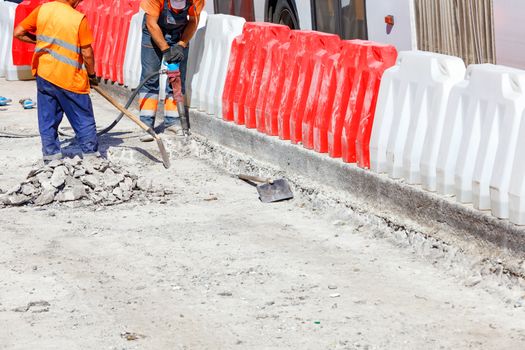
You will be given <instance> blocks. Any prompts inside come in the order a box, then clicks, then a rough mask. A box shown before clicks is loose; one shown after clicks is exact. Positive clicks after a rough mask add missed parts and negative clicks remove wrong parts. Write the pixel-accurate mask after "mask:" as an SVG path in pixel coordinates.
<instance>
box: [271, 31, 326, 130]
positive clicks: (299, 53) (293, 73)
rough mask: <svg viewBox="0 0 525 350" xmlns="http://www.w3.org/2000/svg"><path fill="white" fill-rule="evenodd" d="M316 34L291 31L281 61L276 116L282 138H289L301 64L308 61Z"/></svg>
mask: <svg viewBox="0 0 525 350" xmlns="http://www.w3.org/2000/svg"><path fill="white" fill-rule="evenodd" d="M317 34H318V32H313V31H307V30H292V31H291V35H290V47H289V49H288V51H287V52H286V53H285V55H284V59H283V63H284V64H285V73H284V74H285V79H284V83H283V88H282V93H281V101H280V104H279V113H278V117H277V123H278V134H279V137H280V138H281V139H283V140H290V115H291V113H292V108H293V106H294V99H295V92H296V89H297V84H298V80H299V73H300V70H301V64H302V63H303V62H304V61H308V59H307V55H308V54H309V52H308V47H309V45H310V43H311V42H312V41H313V40H315V39H314V38H315V37H316V36H317ZM301 112H302V111H301Z"/></svg>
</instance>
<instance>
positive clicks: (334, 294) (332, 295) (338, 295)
mask: <svg viewBox="0 0 525 350" xmlns="http://www.w3.org/2000/svg"><path fill="white" fill-rule="evenodd" d="M340 296H341V294H339V293H332V294H330V298H339V297H340Z"/></svg>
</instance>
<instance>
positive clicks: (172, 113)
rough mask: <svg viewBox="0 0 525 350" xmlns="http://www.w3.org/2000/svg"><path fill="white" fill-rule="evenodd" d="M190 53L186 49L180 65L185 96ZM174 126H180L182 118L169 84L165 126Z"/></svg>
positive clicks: (167, 86) (165, 108) (165, 103)
mask: <svg viewBox="0 0 525 350" xmlns="http://www.w3.org/2000/svg"><path fill="white" fill-rule="evenodd" d="M188 53H189V48H186V49H184V60H183V61H182V62H181V63H180V66H179V70H180V76H181V88H182V95H184V93H185V91H186V86H185V82H186V67H187V65H188ZM172 125H176V126H180V117H179V113H178V112H177V102H176V101H175V100H174V98H173V88H172V87H171V84H169V82H168V84H167V85H166V100H165V101H164V126H165V127H166V128H168V127H170V126H172Z"/></svg>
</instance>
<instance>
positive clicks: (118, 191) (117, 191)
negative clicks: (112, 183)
mask: <svg viewBox="0 0 525 350" xmlns="http://www.w3.org/2000/svg"><path fill="white" fill-rule="evenodd" d="M112 193H113V195H114V196H115V197H117V198H118V199H120V200H122V197H123V192H122V188H120V187H115V189H114V190H113V192H112Z"/></svg>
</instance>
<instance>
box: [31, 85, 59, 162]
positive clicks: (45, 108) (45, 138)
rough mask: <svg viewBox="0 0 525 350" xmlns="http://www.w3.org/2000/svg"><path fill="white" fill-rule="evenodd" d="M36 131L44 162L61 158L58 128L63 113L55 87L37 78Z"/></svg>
mask: <svg viewBox="0 0 525 350" xmlns="http://www.w3.org/2000/svg"><path fill="white" fill-rule="evenodd" d="M36 84H37V90H38V95H37V103H38V129H39V131H40V139H41V140H42V154H43V156H44V162H46V161H50V160H53V159H60V158H62V152H61V150H60V141H59V140H58V126H59V125H60V122H61V121H62V117H63V116H64V112H63V110H62V108H61V107H60V104H59V103H58V100H57V98H56V95H55V93H56V86H55V85H53V84H51V83H50V82H48V81H46V80H44V79H42V78H40V77H37V78H36Z"/></svg>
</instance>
